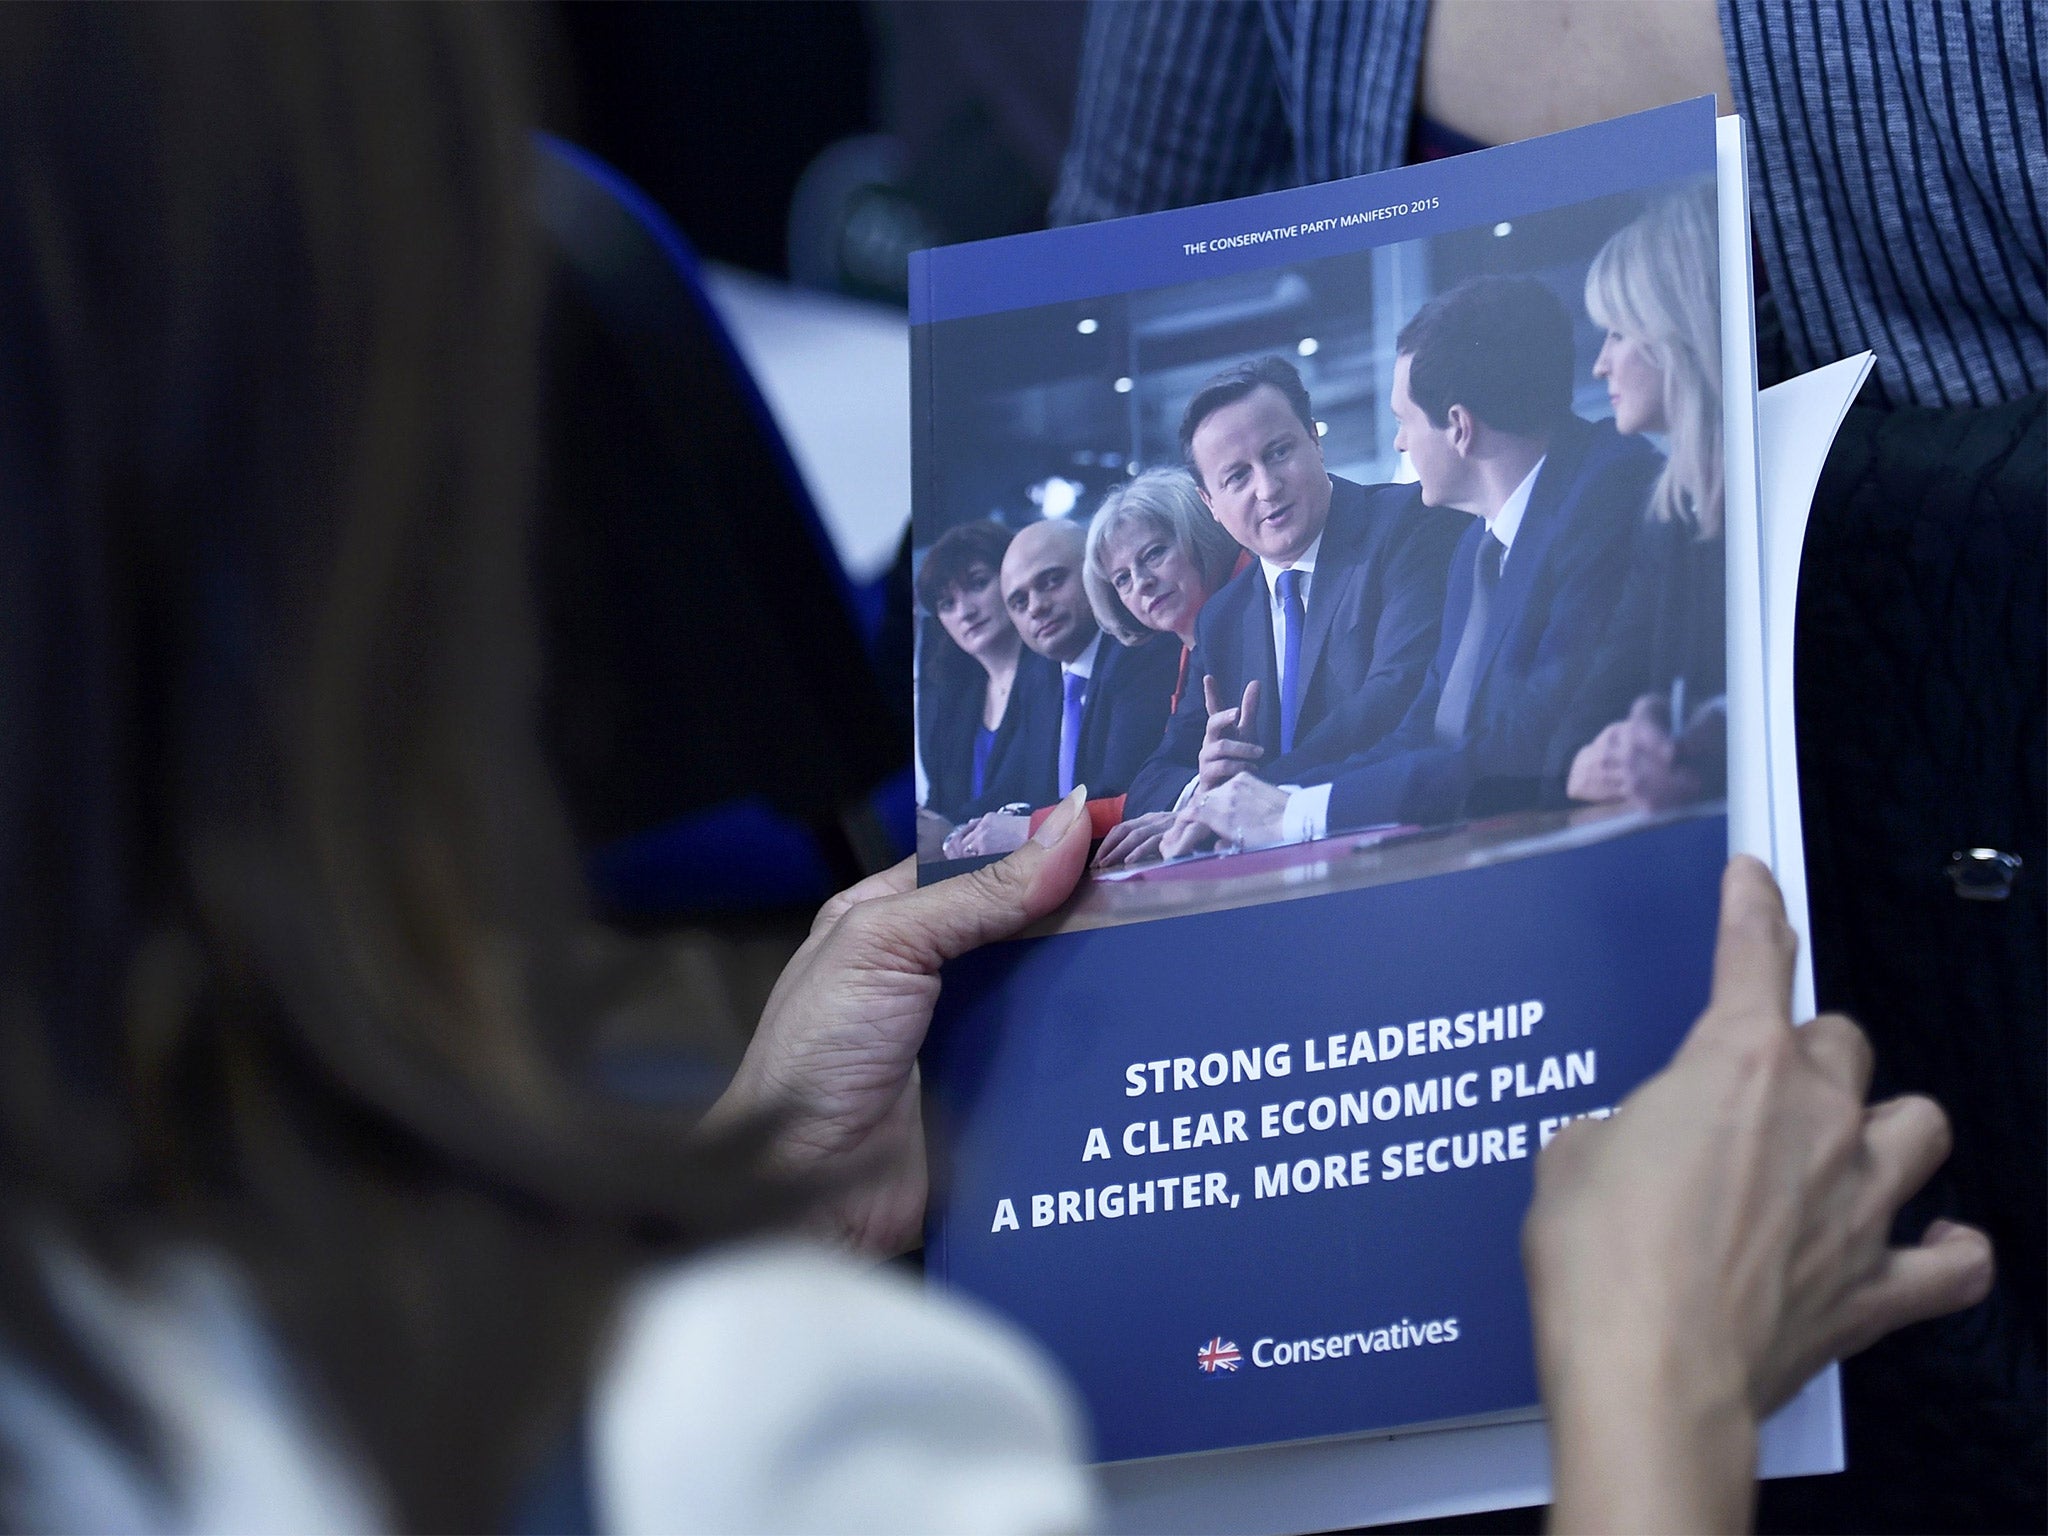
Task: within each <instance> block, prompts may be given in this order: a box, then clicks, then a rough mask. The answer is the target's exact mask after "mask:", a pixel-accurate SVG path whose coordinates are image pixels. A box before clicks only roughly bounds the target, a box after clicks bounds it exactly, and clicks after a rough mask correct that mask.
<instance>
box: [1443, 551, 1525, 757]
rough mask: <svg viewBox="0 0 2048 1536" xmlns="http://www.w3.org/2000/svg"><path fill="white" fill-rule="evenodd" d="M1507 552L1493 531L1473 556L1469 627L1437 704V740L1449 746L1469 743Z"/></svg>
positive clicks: (1454, 654) (1453, 655) (1467, 613)
mask: <svg viewBox="0 0 2048 1536" xmlns="http://www.w3.org/2000/svg"><path fill="white" fill-rule="evenodd" d="M1507 552H1508V549H1507V546H1506V545H1505V544H1503V543H1501V541H1500V540H1499V539H1497V538H1495V537H1494V536H1493V534H1492V532H1491V530H1489V531H1488V532H1486V533H1483V534H1481V535H1480V537H1479V548H1478V550H1477V551H1475V552H1474V554H1473V557H1472V602H1471V605H1470V606H1469V607H1467V608H1466V610H1465V628H1464V629H1463V630H1462V631H1461V632H1460V633H1459V635H1458V648H1457V650H1455V651H1453V652H1452V653H1451V670H1450V671H1449V672H1447V673H1445V674H1444V691H1443V693H1442V694H1441V695H1440V696H1439V697H1438V699H1437V705H1436V739H1437V741H1438V742H1439V743H1441V744H1442V745H1444V746H1447V747H1455V746H1460V745H1462V744H1463V743H1464V740H1465V726H1466V723H1467V721H1468V720H1469V719H1470V718H1471V714H1472V695H1473V692H1474V690H1475V689H1476V687H1477V685H1478V681H1479V679H1478V676H1477V673H1478V671H1479V647H1480V646H1481V645H1482V644H1483V643H1485V640H1486V623H1487V619H1488V618H1489V617H1490V616H1491V614H1492V612H1493V594H1494V589H1495V588H1497V587H1498V586H1499V585H1500V562H1501V557H1502V556H1504V555H1506V554H1507Z"/></svg>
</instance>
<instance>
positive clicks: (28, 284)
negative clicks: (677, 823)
mask: <svg viewBox="0 0 2048 1536" xmlns="http://www.w3.org/2000/svg"><path fill="white" fill-rule="evenodd" d="M510 24H511V23H508V22H507V20H506V18H505V16H504V14H503V13H501V12H498V11H495V10H493V9H492V8H489V7H473V6H425V7H398V6H306V7H258V6H250V7H228V6H223V7H197V8H192V7H109V8H102V7H7V8H4V9H0V141H4V142H5V143H6V144H7V145H8V152H7V154H6V155H5V156H4V157H0V401H4V402H5V405H6V413H5V416H4V418H0V479H4V481H5V483H6V484H7V485H8V488H9V490H8V499H9V506H8V512H7V516H6V517H5V518H4V519H0V584H4V589H0V610H4V612H5V614H6V618H7V623H6V625H5V626H4V629H0V752H4V753H5V754H6V760H5V762H4V763H0V977H4V978H5V982H4V988H5V990H4V993H0V1050H4V1051H5V1053H6V1061H5V1063H4V1070H0V1164H4V1169H5V1178H4V1181H0V1330H4V1335H0V1348H4V1350H5V1351H6V1352H7V1353H8V1354H9V1355H10V1356H11V1357H12V1358H14V1359H15V1360H17V1361H19V1362H22V1363H23V1364H25V1365H26V1366H27V1367H28V1368H30V1369H32V1370H34V1371H36V1372H37V1373H38V1374H39V1375H40V1376H41V1377H42V1378H43V1379H45V1380H46V1381H48V1382H50V1383H51V1384H52V1385H54V1386H56V1387H57V1388H58V1389H60V1390H62V1391H64V1392H65V1393H66V1394H67V1395H68V1396H70V1397H71V1399H72V1400H73V1401H74V1402H76V1403H77V1404H78V1405H79V1406H80V1407H81V1408H82V1409H84V1410H85V1411H87V1412H88V1413H89V1414H91V1415H93V1416H94V1417H95V1418H97V1419H98V1420H99V1422H101V1423H102V1425H103V1426H104V1427H106V1428H107V1429H109V1430H110V1431H111V1432H113V1433H115V1434H116V1435H117V1436H119V1437H120V1438H121V1439H123V1440H124V1441H125V1442H126V1443H128V1444H129V1445H130V1447H131V1448H134V1449H137V1450H140V1451H143V1452H145V1453H146V1452H147V1451H148V1449H149V1446H150V1444H151V1442H152V1438H153V1437H152V1430H151V1426H150V1425H149V1424H148V1423H147V1422H146V1421H145V1416H144V1415H143V1414H141V1412H140V1411H139V1410H138V1409H137V1408H136V1407H135V1406H134V1404H133V1401H132V1399H131V1397H130V1396H129V1395H128V1394H126V1393H125V1392H124V1391H123V1389H122V1386H121V1383H120V1382H119V1381H118V1380H117V1379H115V1377H114V1373H113V1372H112V1371H110V1370H108V1369H107V1368H106V1367H105V1366H103V1365H102V1364H100V1363H98V1362H96V1361H95V1360H94V1359H93V1358H92V1357H91V1356H90V1354H89V1352H88V1351H87V1350H86V1349H85V1348H84V1347H83V1346H82V1345H80V1344H78V1343H76V1342H75V1341H74V1340H73V1339H72V1338H71V1336H70V1335H69V1333H68V1330H67V1329H66V1328H65V1327H64V1326H63V1325H62V1324H61V1322H58V1321H57V1319H58V1316H59V1314H58V1312H57V1310H56V1308H55V1306H54V1304H53V1301H52V1298H51V1297H50V1296H49V1295H47V1294H46V1291H45V1287H44V1284H43V1282H42V1279H41V1276H42V1274H43V1268H42V1266H41V1265H40V1263H39V1262H38V1253H37V1250H38V1248H39V1246H41V1245H43V1244H45V1243H47V1242H48V1241H50V1240H51V1237H52V1236H53V1235H54V1238H55V1240H56V1241H58V1242H60V1243H63V1244H72V1245H78V1246H81V1247H83V1248H84V1249H85V1250H86V1251H88V1252H90V1253H92V1254H94V1255H95V1256H97V1257H98V1258H99V1259H100V1261H101V1262H102V1263H105V1264H108V1265H110V1266H111V1267H112V1268H113V1269H114V1270H115V1271H116V1272H117V1273H120V1272H124V1271H126V1270H127V1269H128V1268H129V1267H130V1266H131V1265H132V1263H133V1262H134V1261H136V1260H138V1259H140V1258H143V1257H146V1256H147V1255H148V1254H150V1253H152V1252H156V1251H159V1249H160V1248H161V1245H162V1244H163V1243H165V1242H171V1241H198V1242H201V1243H204V1244H210V1245H215V1246H218V1247H222V1248H224V1249H225V1250H226V1251H228V1252H229V1253H231V1254H233V1255H234V1256H235V1257H236V1258H237V1259H239V1260H240V1262H241V1263H242V1265H243V1266H244V1268H245V1269H246V1271H247V1272H248V1274H249V1275H250V1277H251V1278H252V1279H253V1281H254V1282H255V1285H256V1288H257V1294H258V1296H259V1297H260V1299H261V1301H262V1302H263V1304H264V1307H265V1309H266V1311H267V1313H268V1314H269V1319H270V1321H271V1323H272V1324H273V1325H274V1326H275V1328H276V1329H277V1330H278V1332H279V1334H280V1335H281V1337H282V1338H283V1340H284V1342H285V1343H286V1344H287V1346H288V1347H289V1348H290V1350H291V1352H292V1354H293V1357H294V1359H295V1361H296V1363H297V1364H298V1365H299V1366H300V1367H301V1374H302V1375H303V1376H304V1377H305V1378H306V1379H307V1380H308V1382H309V1385H310V1387H311V1389H312V1390H313V1391H314V1392H315V1394H316V1396H318V1397H319V1398H320V1399H321V1400H322V1401H323V1402H324V1403H326V1404H327V1405H329V1406H330V1407H331V1408H332V1410H333V1415H334V1418H335V1420H336V1422H337V1425H338V1427H339V1430H340V1432H341V1433H342V1434H343V1435H344V1436H346V1437H347V1438H348V1439H349V1440H350V1441H351V1443H352V1445H353V1447H354V1448H355V1449H356V1450H357V1451H358V1452H360V1453H361V1454H362V1455H363V1456H364V1458H365V1459H366V1460H367V1462H368V1464H369V1465H371V1466H372V1467H374V1468H375V1470H376V1471H377V1472H378V1473H379V1474H381V1476H382V1478H383V1481H384V1485H385V1491H386V1493H387V1494H388V1495H389V1496H390V1498H391V1501H392V1503H393V1505H394V1513H395V1515H396V1517H397V1518H398V1519H399V1520H400V1521H401V1522H402V1523H403V1524H405V1525H407V1526H410V1527H414V1528H434V1529H475V1528H480V1527H483V1526H488V1525H493V1524H499V1523H502V1522H503V1521H504V1520H505V1519H506V1518H507V1517H508V1512H509V1501H510V1498H511V1496H512V1493H513V1490H514V1488H515V1486H516V1485H517V1484H518V1483H519V1481H520V1480H521V1479H522V1478H523V1477H525V1476H526V1475H527V1474H528V1473H529V1472H530V1470H531V1467H532V1464H533V1462H534V1461H535V1459H536V1458H537V1457H538V1455H539V1454H540V1453H541V1452H542V1451H543V1450H544V1449H545V1448H547V1447H548V1446H550V1445H553V1444H555V1443H557V1442H558V1441H560V1440H561V1439H562V1437H564V1436H566V1434H567V1433H568V1431H569V1428H570V1426H571V1424H572V1422H573V1418H574V1414H575V1411H576V1408H577V1406H578V1403H579V1401H580V1398H581V1395H582V1393H583V1391H584V1388H585V1384H586V1380H587V1377H588V1374H589V1370H590V1364H591V1360H592V1356H593V1353H594V1351H595V1349H596V1347H597V1344H598V1342H599V1340H600V1337H601V1333H602V1329H603V1327H604V1325H605V1320H606V1318H607V1316H608V1314H609V1307H610V1301H611V1298H612V1296H613V1294H614V1293H615V1290H616V1287H617V1285H618V1284H619V1282H620V1280H621V1279H622V1277H623V1276H624V1275H625V1274H626V1273H627V1272H628V1271H629V1270H630V1269H631V1268H633V1267H635V1266H637V1265H639V1264H641V1263H644V1262H645V1261H646V1260H647V1259H648V1258H649V1257H650V1256H653V1255H658V1254H664V1253H674V1252H678V1251H681V1250H683V1249H685V1248H687V1247H688V1246H690V1245H691V1244H693V1243H696V1242H699V1241H702V1240H704V1239H706V1238H708V1237H712V1236H716V1235H719V1234H723V1233H728V1232H731V1231H734V1230H736V1229H738V1228H741V1227H743V1226H745V1225H747V1224H748V1223H750V1222H755V1221H759V1220H760V1219H762V1217H763V1216H764V1215H765V1214H766V1212H767V1210H768V1205H767V1204H766V1203H764V1202H767V1201H769V1200H770V1199H771V1198H772V1197H774V1196H776V1195H777V1194H779V1192H777V1191H772V1190H770V1189H768V1188H767V1187H766V1186H764V1185H762V1184H761V1183H760V1182H759V1181H758V1180H757V1179H755V1178H754V1176H753V1174H752V1171H751V1170H752V1169H753V1166H754V1160H753V1156H752V1152H751V1148H752V1146H754V1145H757V1144H758V1138H757V1137H750V1138H748V1139H746V1140H743V1141H734V1142H731V1143H724V1144H719V1145H715V1146H714V1145H705V1144H701V1143H698V1142H697V1141H695V1140H694V1139H693V1136H692V1134H691V1123H690V1122H688V1121H686V1120H681V1119H678V1118H677V1117H674V1116H669V1115H655V1114H651V1113H643V1114H635V1113H632V1112H629V1111H628V1110H626V1109H625V1108H623V1107H621V1106H620V1105H618V1104H617V1103H615V1102H612V1101H610V1100H601V1099H600V1098H599V1097H598V1095H597V1094H596V1092H595V1091H594V1090H593V1089H592V1088H591V1087H590V1086H588V1083H587V1079H586V1077H585V1072H586V1068H587V1063H586V1062H585V1061H584V1060H583V1059H582V1055H581V1051H580V1046H581V1044H582V1037H581V1033H580V1021H582V1020H583V1019H585V1018H586V1017H587V1014H588V1008H589V1003H590V999H591V997H592V996H593V988H594V987H595V986H596V985H598V980H597V978H594V977H592V976H591V975H590V974H588V973H587V972H586V971H585V970H582V969H579V968H578V967H577V966H576V965H574V964H572V963H571V961H570V960H569V958H568V956H569V954H570V952H571V947H570V944H569V940H570V939H571V937H572V935H573V931H574V928H575V925H576V924H577V922H578V920H579V915H580V914H579V912H578V908H577V906H576V902H575V899H574V892H575V891H576V889H577V882H576V879H575V868H574V863H573V858H572V851H571V849H570V847H569V843H568V839H567V835H566V832H565V830H564V825H563V818H562V816H561V813H560V810H559V807H558V805H557V803H556V800H555V797H554V794H553V791H552V789H551V787H550V785H549V784H548V782H547V781H546V777H545V774H544V772H543V769H542V767H541V762H540V758H539V754H538V749H537V746H536V743H535V731H534V723H533V699H534V685H535V673H536V657H535V644H534V638H533V626H532V623H531V620H530V615H529V613H528V598H527V591H526V580H525V563H526V557H527V550H526V537H527V522H528V517H527V514H528V507H529V500H530V494H531V480H532V473H531V471H532V465H531V462H530V459H529V456H528V453H529V450H528V445H529V444H530V443H531V441H532V439H533V435H534V433H533V426H534V419H533V418H534V350H535V336H536V323H535V322H536V308H537V277H538V274H537V271H536V262H535V261H534V259H533V253H532V235H531V231H530V230H529V227H528V220H527V205H526V196H527V185H528V181H529V173H530V166H529V155H530V152H531V151H530V141H529V137H528V131H529V124H528V122H527V110H528V109H527V102H528V98H529V95H530V71H529V69H528V67H527V65H526V63H525V61H524V59H523V57H522V53H521V50H520V48H519V47H518V46H517V44H516V40H515V39H514V38H513V37H511V36H510V35H509V34H508V32H507V27H508V25H510ZM518 24H519V25H525V24H526V23H525V22H523V21H520V22H518Z"/></svg>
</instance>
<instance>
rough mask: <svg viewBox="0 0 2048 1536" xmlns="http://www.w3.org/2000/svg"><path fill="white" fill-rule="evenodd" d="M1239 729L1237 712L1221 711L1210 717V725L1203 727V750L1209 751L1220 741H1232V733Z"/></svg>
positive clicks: (1230, 710)
mask: <svg viewBox="0 0 2048 1536" xmlns="http://www.w3.org/2000/svg"><path fill="white" fill-rule="evenodd" d="M1236 729H1237V711H1236V710H1234V709H1219V710H1218V711H1216V713H1215V714H1213V715H1211V716H1210V717H1209V723H1208V724H1207V725H1205V726H1203V727H1202V750H1203V751H1205V752H1206V751H1208V750H1209V749H1210V748H1211V747H1213V746H1215V745H1216V743H1217V742H1219V741H1228V740H1230V739H1231V732H1233V731H1235V730H1236Z"/></svg>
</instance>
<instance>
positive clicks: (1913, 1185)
mask: <svg viewBox="0 0 2048 1536" xmlns="http://www.w3.org/2000/svg"><path fill="white" fill-rule="evenodd" d="M1819 1022H1820V1021H1819V1020H1818V1019H1816V1020H1815V1021H1814V1023H1816V1024H1817V1023H1819ZM1807 1027H1808V1028H1809V1029H1810V1028H1811V1027H1812V1025H1808V1026H1807ZM1801 1033H1802V1034H1803V1033H1805V1031H1804V1030H1802V1031H1801ZM1863 1144H1864V1146H1865V1148H1866V1149H1867V1150H1868V1152H1869V1155H1870V1198H1871V1199H1872V1200H1873V1201H1874V1202H1875V1203H1876V1204H1878V1205H1879V1206H1880V1207H1881V1209H1880V1210H1879V1211H1878V1213H1877V1214H1878V1215H1879V1216H1881V1217H1882V1225H1883V1226H1884V1227H1887V1228H1888V1227H1889V1226H1890V1225H1891V1218H1892V1216H1893V1215H1894V1214H1895V1213H1896V1212H1897V1210H1898V1208H1899V1207H1900V1206H1902V1205H1904V1204H1905V1203H1906V1202H1907V1201H1908V1200H1910V1199H1912V1198H1913V1196H1914V1195H1915V1194H1916V1193H1918V1192H1919V1190H1920V1188H1921V1186H1923V1185H1924V1184H1926V1182H1927V1181H1928V1180H1929V1179H1931V1178H1932V1177H1934V1170H1935V1169H1937V1168H1939V1167H1940V1166H1941V1165H1942V1164H1943V1163H1944V1162H1946V1161H1947V1160H1948V1154H1949V1149H1950V1147H1952V1146H1953V1145H1954V1144H1955V1137H1954V1135H1953V1133H1952V1132H1951V1131H1950V1130H1949V1123H1948V1116H1947V1115H1946V1114H1944V1113H1943V1112H1942V1108H1941V1106H1940V1105H1939V1104H1937V1103H1935V1102H1934V1100H1932V1099H1930V1098H1927V1097H1926V1096H1925V1095H1923V1094H1917V1093H1908V1094H1902V1095H1900V1096H1899V1097H1898V1098H1896V1099H1887V1100H1885V1101H1884V1102H1883V1103H1882V1104H1873V1105H1872V1106H1871V1107H1870V1109H1869V1110H1868V1111H1867V1112H1866V1113H1865V1115H1864V1119H1863Z"/></svg>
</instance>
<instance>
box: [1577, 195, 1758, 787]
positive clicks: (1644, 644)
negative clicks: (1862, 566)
mask: <svg viewBox="0 0 2048 1536" xmlns="http://www.w3.org/2000/svg"><path fill="white" fill-rule="evenodd" d="M1718 240H1719V233H1718V226H1717V224H1716V219H1715V192H1714V186H1713V183H1712V182H1706V183H1703V184H1701V185H1700V186H1698V187H1695V188H1693V189H1692V190H1691V191H1688V192H1685V193H1682V194H1679V195H1677V196H1674V197H1670V198H1667V199H1665V200H1664V201H1663V202H1660V203H1658V204H1656V205H1655V206H1653V207H1652V208H1650V209H1649V211H1648V212H1646V213H1644V214H1642V215H1641V216H1640V217H1639V218H1637V219H1636V220H1635V221H1634V222H1633V223H1630V224H1628V225H1625V226H1624V227H1623V228H1622V229H1620V230H1618V231H1617V232H1616V233H1615V234H1614V236H1613V237H1612V238H1611V239H1610V240H1608V242H1607V244H1606V245H1604V246H1602V247H1601V249H1600V253H1599V255H1597V256H1595V257H1594V258H1593V265H1592V266H1591V267H1590V268H1589V269H1588V270H1587V273H1586V309H1587V311H1588V313H1590V314H1591V315H1592V317H1593V321H1594V323H1595V324H1596V325H1599V326H1601V327H1603V328H1604V329H1605V330H1606V332H1607V337H1606V340H1605V341H1604V342H1603V343H1602V344H1601V347H1600V355H1599V357H1598V358H1597V359H1596V360H1595V361H1594V364H1593V376H1594V377H1595V378H1598V379H1604V380H1606V382H1607V397H1608V399H1609V401H1611V402H1612V404H1613V406H1614V426H1615V430H1616V431H1618V432H1624V433H1633V432H1652V433H1656V434H1658V435H1660V436H1662V437H1664V438H1665V440H1666V442H1667V444H1668V455H1669V456H1668V458H1667V460H1666V462H1665V466H1664V472H1663V474H1662V475H1660V476H1659V477H1658V479H1657V483H1656V484H1655V485H1654V486H1653V487H1651V490H1650V504H1649V506H1648V508H1647V509H1646V511H1645V514H1644V521H1643V523H1642V525H1641V526H1640V527H1639V528H1638V529H1637V532H1636V539H1635V549H1634V552H1633V555H1632V556H1631V560H1630V569H1629V573H1628V578H1627V580H1628V585H1627V587H1626V588H1625V589H1624V591H1623V594H1622V598H1621V602H1620V604H1619V605H1618V606H1617V608H1616V609H1615V613H1614V616H1613V618H1612V619H1610V620H1609V622H1608V629H1607V639H1606V641H1605V643H1604V644H1603V645H1602V647H1601V650H1600V653H1599V654H1598V655H1597V656H1596V657H1595V658H1594V664H1593V666H1592V668H1591V669H1590V671H1589V672H1588V674H1587V676H1588V683H1587V687H1586V689H1585V690H1584V691H1583V692H1582V693H1581V695H1580V698H1579V700H1578V702H1577V704H1576V705H1575V706H1574V709H1573V711H1572V716H1571V723H1570V725H1568V726H1567V728H1566V734H1565V738H1564V740H1565V750H1566V751H1569V752H1571V753H1572V756H1571V759H1570V769H1569V773H1568V776H1567V779H1566V785H1565V792H1566V793H1567V794H1568V795H1570V796H1571V798H1572V799H1574V800H1584V801H1603V800H1626V801H1629V802H1631V803H1633V804H1636V805H1640V806H1645V807H1648V808H1650V809H1659V810H1661V809H1664V808H1665V807H1668V806H1673V805H1680V804H1683V803H1685V802H1686V801H1689V800H1698V799H1701V798H1711V797H1715V796H1718V795H1720V794H1722V793H1723V792H1724V791H1725V788H1726V784H1727V743H1728V705H1727V664H1728V662H1727V657H1728V642H1727V633H1728V631H1727V620H1726V612H1727V610H1726V593H1727V585H1726V571H1727V553H1728V544H1727V540H1726V539H1725V538H1724V537H1723V532H1722V502H1723V473H1724V471H1723V457H1724V456H1723V452H1722V444H1723V439H1724V433H1725V427H1724V424H1723V421H1722V412H1721V326H1720V314H1721V310H1720V280H1719V271H1720V268H1719V259H1718V254H1717V253H1718Z"/></svg>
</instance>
